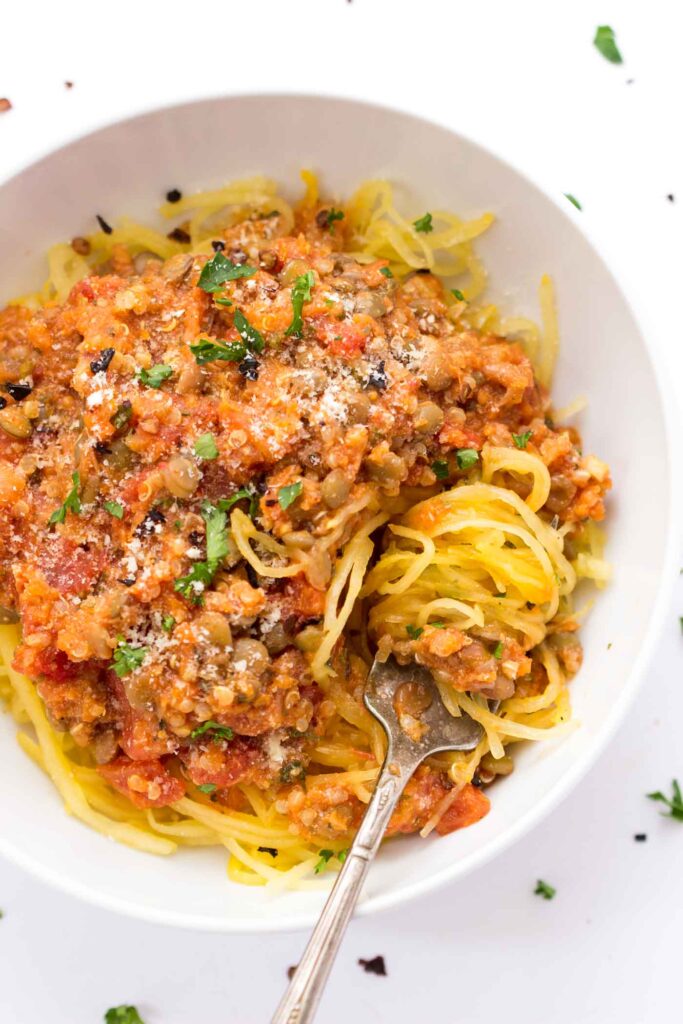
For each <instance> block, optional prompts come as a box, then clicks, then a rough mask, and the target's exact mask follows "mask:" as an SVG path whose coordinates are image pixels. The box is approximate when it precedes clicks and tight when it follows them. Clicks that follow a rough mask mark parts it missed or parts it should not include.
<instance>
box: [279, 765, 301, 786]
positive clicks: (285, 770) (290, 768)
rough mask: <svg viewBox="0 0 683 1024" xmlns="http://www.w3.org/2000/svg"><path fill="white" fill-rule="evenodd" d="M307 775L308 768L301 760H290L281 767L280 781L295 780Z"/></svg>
mask: <svg viewBox="0 0 683 1024" xmlns="http://www.w3.org/2000/svg"><path fill="white" fill-rule="evenodd" d="M305 775H306V769H305V768H304V766H303V764H302V762H301V761H288V762H287V764H283V766H282V768H281V769H280V782H295V781H296V780H297V779H299V780H301V779H303V778H304V777H305Z"/></svg>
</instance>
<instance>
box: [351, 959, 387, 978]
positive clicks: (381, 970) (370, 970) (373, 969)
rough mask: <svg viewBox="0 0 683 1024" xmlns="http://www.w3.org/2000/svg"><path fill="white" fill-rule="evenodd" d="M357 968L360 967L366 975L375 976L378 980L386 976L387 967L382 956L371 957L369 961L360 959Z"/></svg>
mask: <svg viewBox="0 0 683 1024" xmlns="http://www.w3.org/2000/svg"><path fill="white" fill-rule="evenodd" d="M358 966H359V967H362V968H363V970H364V971H365V972H366V974H377V975H378V976H379V977H380V978H386V976H387V966H386V964H385V962H384V957H383V956H373V957H372V958H371V959H370V960H364V959H363V958H362V957H360V959H359V960H358Z"/></svg>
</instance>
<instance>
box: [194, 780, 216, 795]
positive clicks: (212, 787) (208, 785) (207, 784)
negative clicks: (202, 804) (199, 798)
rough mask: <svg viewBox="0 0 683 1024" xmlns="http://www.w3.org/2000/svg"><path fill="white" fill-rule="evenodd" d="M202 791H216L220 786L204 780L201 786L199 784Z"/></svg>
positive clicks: (198, 787)
mask: <svg viewBox="0 0 683 1024" xmlns="http://www.w3.org/2000/svg"><path fill="white" fill-rule="evenodd" d="M197 789H198V790H199V792H200V793H215V792H216V790H217V789H218V786H217V785H216V783H215V782H202V784H201V786H197Z"/></svg>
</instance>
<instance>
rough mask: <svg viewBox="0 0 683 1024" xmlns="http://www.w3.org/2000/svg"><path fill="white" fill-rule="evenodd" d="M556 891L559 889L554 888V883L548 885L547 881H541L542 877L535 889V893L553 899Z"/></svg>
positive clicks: (546, 898)
mask: <svg viewBox="0 0 683 1024" xmlns="http://www.w3.org/2000/svg"><path fill="white" fill-rule="evenodd" d="M556 892H557V889H554V888H553V887H552V885H548V883H547V882H543V881H541V879H540V878H539V880H538V881H537V883H536V888H535V889H534V893H535V895H536V896H542V897H543V899H544V900H551V899H552V898H553V896H554V895H555V893H556Z"/></svg>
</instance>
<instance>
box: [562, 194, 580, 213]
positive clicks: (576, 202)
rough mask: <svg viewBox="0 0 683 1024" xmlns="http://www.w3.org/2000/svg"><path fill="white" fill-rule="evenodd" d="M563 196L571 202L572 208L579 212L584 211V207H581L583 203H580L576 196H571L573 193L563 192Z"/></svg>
mask: <svg viewBox="0 0 683 1024" xmlns="http://www.w3.org/2000/svg"><path fill="white" fill-rule="evenodd" d="M563 195H564V197H565V199H568V200H569V202H570V203H571V204H572V206H575V207H576V209H577V210H582V209H583V207H582V206H581V203H580V202H579V200H578V199H577V198H576V196H573V195H572V194H571V192H563Z"/></svg>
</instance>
